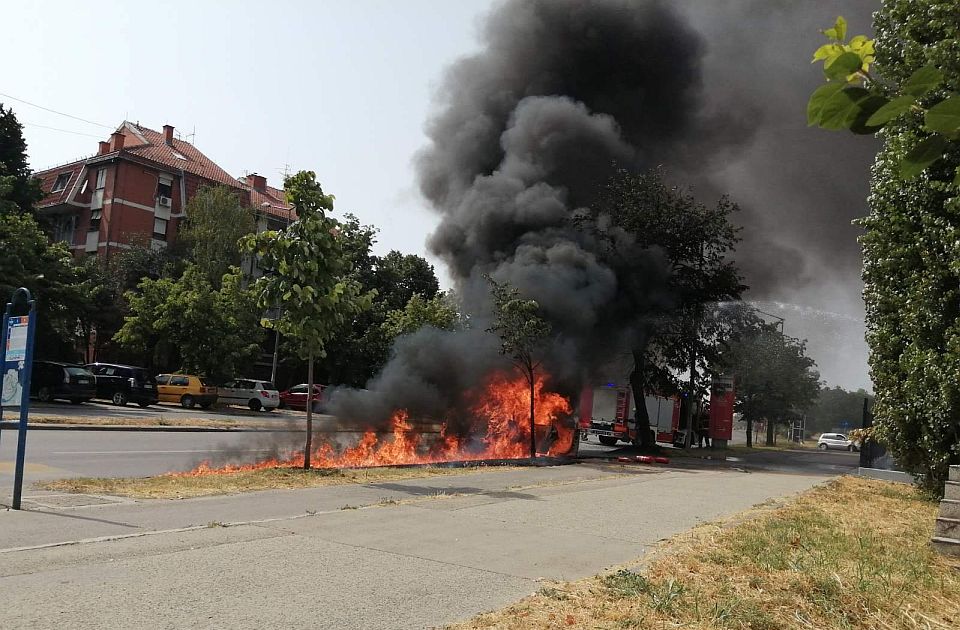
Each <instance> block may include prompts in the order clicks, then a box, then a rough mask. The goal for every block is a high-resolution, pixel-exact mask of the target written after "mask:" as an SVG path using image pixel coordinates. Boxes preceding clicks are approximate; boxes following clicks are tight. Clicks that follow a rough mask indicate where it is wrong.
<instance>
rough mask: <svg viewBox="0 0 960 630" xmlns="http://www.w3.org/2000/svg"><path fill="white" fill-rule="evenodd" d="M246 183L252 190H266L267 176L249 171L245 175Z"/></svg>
mask: <svg viewBox="0 0 960 630" xmlns="http://www.w3.org/2000/svg"><path fill="white" fill-rule="evenodd" d="M247 183H249V184H250V187H251V188H253V189H254V190H259V191H260V192H264V191H266V190H267V178H266V177H264V176H263V175H257V174H256V173H250V174H249V175H247Z"/></svg>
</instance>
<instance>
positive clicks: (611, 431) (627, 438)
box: [580, 384, 680, 446]
mask: <svg viewBox="0 0 960 630" xmlns="http://www.w3.org/2000/svg"><path fill="white" fill-rule="evenodd" d="M644 404H645V405H646V407H647V415H648V417H649V418H650V430H651V432H653V434H654V437H655V439H656V441H657V442H666V443H667V444H671V443H673V442H674V440H675V436H676V434H677V431H678V429H679V426H680V399H679V398H677V397H663V396H653V395H649V396H645V397H644ZM580 430H581V432H582V433H583V434H584V435H595V436H597V437H598V438H599V440H600V443H601V444H606V445H607V446H614V445H615V444H616V443H617V442H637V441H638V440H637V426H636V421H635V414H634V413H633V405H632V404H631V394H630V388H629V387H618V386H616V385H613V384H608V385H606V386H603V387H587V388H584V390H583V392H582V393H581V394H580Z"/></svg>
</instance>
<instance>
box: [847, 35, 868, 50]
mask: <svg viewBox="0 0 960 630" xmlns="http://www.w3.org/2000/svg"><path fill="white" fill-rule="evenodd" d="M867 41H869V40H868V39H867V36H866V35H857V36H856V37H853V38H851V39H850V43H849V44H848V46H850V50H853V51H854V52H860V49H861V48H863V45H864V44H866V43H867Z"/></svg>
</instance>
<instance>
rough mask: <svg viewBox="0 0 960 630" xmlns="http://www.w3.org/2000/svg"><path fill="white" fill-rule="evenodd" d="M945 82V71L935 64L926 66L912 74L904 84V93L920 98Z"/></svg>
mask: <svg viewBox="0 0 960 630" xmlns="http://www.w3.org/2000/svg"><path fill="white" fill-rule="evenodd" d="M942 82H943V73H942V72H940V70H939V69H938V68H936V67H934V66H924V67H922V68H920V69H919V70H917V71H916V72H914V73H913V74H912V75H910V78H909V79H907V80H906V82H904V84H903V88H902V89H903V93H904V94H910V95H911V96H915V97H917V98H920V97H921V96H923V95H925V94H927V93H928V92H930V90H932V89H934V88H935V87H937V86H938V85H940V84H941V83H942Z"/></svg>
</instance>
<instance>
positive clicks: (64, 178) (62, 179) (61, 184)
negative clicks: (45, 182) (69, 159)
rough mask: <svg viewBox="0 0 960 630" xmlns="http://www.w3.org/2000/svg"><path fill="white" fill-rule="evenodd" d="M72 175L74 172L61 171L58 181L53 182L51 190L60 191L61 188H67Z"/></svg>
mask: <svg viewBox="0 0 960 630" xmlns="http://www.w3.org/2000/svg"><path fill="white" fill-rule="evenodd" d="M71 175H73V173H72V172H70V173H60V174H59V175H57V181H55V182H53V188H52V189H51V190H50V192H60V191H61V190H63V189H64V188H66V187H67V183H68V182H69V181H70V176H71Z"/></svg>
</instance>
